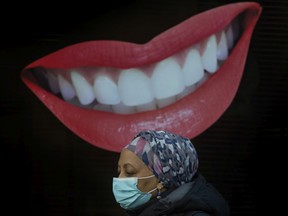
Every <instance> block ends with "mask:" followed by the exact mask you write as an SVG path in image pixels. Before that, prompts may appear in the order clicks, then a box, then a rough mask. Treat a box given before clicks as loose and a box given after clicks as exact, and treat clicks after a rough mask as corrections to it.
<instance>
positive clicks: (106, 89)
mask: <svg viewBox="0 0 288 216" xmlns="http://www.w3.org/2000/svg"><path fill="white" fill-rule="evenodd" d="M93 88H94V93H95V96H96V99H97V101H98V102H99V103H102V104H110V105H115V104H118V103H120V96H119V93H118V90H117V85H116V83H115V82H114V81H113V80H112V79H111V78H110V77H109V76H108V75H104V74H101V75H99V76H97V77H96V79H95V80H94V85H93Z"/></svg>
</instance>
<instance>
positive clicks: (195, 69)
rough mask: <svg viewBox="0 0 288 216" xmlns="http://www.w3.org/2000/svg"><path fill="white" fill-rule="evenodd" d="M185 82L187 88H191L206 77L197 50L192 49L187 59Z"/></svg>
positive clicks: (184, 67) (184, 66)
mask: <svg viewBox="0 0 288 216" xmlns="http://www.w3.org/2000/svg"><path fill="white" fill-rule="evenodd" d="M182 70H183V73H184V80H185V84H186V86H191V85H193V84H195V83H196V82H198V81H199V80H200V79H201V78H202V77H203V76H204V69H203V66H202V63H201V56H200V54H199V51H198V50H197V49H194V48H192V49H191V50H190V51H189V52H188V54H187V57H186V60H185V63H184V65H183V68H182Z"/></svg>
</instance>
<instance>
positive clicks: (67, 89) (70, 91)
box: [57, 74, 76, 101]
mask: <svg viewBox="0 0 288 216" xmlns="http://www.w3.org/2000/svg"><path fill="white" fill-rule="evenodd" d="M57 78H58V83H59V88H60V92H61V94H62V97H63V98H64V100H65V101H69V100H71V99H72V98H73V97H75V95H76V93H75V90H74V88H73V86H72V84H70V83H69V82H68V81H67V80H66V79H65V78H64V77H62V76H61V75H60V74H58V75H57Z"/></svg>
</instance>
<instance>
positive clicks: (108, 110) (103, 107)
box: [93, 104, 113, 112]
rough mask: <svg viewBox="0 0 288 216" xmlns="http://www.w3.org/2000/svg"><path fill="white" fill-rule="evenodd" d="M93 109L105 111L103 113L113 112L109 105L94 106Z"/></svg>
mask: <svg viewBox="0 0 288 216" xmlns="http://www.w3.org/2000/svg"><path fill="white" fill-rule="evenodd" d="M93 109H95V110H100V111H105V112H113V109H112V106H111V105H105V104H96V105H95V106H94V107H93Z"/></svg>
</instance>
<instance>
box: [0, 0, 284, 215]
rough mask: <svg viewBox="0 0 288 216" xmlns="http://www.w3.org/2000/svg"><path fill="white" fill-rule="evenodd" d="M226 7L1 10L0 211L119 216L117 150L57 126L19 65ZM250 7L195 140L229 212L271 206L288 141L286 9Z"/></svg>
mask: <svg viewBox="0 0 288 216" xmlns="http://www.w3.org/2000/svg"><path fill="white" fill-rule="evenodd" d="M229 2H237V1H220V0H215V1H200V0H199V1H196V0H195V1H193V0H179V1H177V0H155V1H152V0H146V1H145V0H134V1H133V0H131V1H112V0H106V1H104V2H101V5H100V3H98V2H93V4H92V3H91V5H89V4H84V3H83V4H82V3H81V2H80V3H79V2H78V3H77V4H72V3H71V4H70V5H67V7H66V8H64V7H63V8H60V6H58V5H55V4H52V3H51V2H41V3H40V2H39V3H38V4H37V5H34V6H33V7H32V6H28V5H27V3H25V4H24V5H23V6H22V5H18V6H17V7H16V6H15V5H12V4H11V5H7V6H5V7H4V8H3V10H5V11H6V12H7V14H8V15H7V14H6V13H5V14H2V15H1V20H0V24H1V38H2V39H1V42H0V59H1V60H0V63H1V64H0V68H1V75H2V79H1V85H0V86H1V93H0V99H1V103H0V105H1V107H0V109H1V112H0V142H1V146H3V147H4V148H2V150H1V154H2V157H1V159H3V160H2V163H1V165H2V169H1V173H2V174H1V179H2V180H4V183H3V184H1V185H2V187H3V189H2V190H1V191H4V193H2V192H1V194H2V197H3V198H4V202H3V201H2V205H3V208H2V210H3V211H5V210H7V211H9V214H6V215H16V214H17V215H18V213H21V214H29V215H47V216H50V215H53V216H58V215H59V216H60V215H61V216H65V215H69V216H72V215H75V216H78V215H81V216H84V215H87V216H88V215H124V212H123V211H122V209H121V208H120V207H119V206H118V205H117V204H116V203H115V201H114V198H113V194H112V190H111V182H112V177H113V176H115V175H116V164H117V159H118V154H116V153H112V152H108V151H105V150H102V149H99V148H96V147H93V146H92V145H90V144H88V143H86V142H84V141H83V140H81V139H80V138H78V137H77V136H76V135H74V134H73V133H72V132H71V131H69V130H68V129H67V128H65V127H64V126H63V125H62V124H61V123H60V122H59V121H58V120H57V119H56V117H54V116H53V115H52V113H51V112H50V111H49V110H48V109H47V108H46V107H45V106H44V105H43V104H42V103H41V102H40V101H39V100H38V99H37V98H36V97H35V96H34V94H33V93H32V92H30V90H28V88H26V86H24V84H23V83H22V82H21V80H20V76H19V74H20V71H21V70H22V68H23V67H24V66H26V65H27V64H29V63H31V62H33V61H34V60H36V59H38V58H40V57H42V56H44V55H46V54H48V53H50V52H52V51H55V50H57V49H60V48H63V47H64V46H67V45H69V44H73V43H76V42H80V41H85V40H90V39H113V40H124V41H131V42H137V43H143V42H146V41H148V40H149V39H151V38H152V37H153V36H155V35H156V34H158V33H160V32H162V31H163V30H165V29H167V28H169V27H171V26H173V25H175V24H177V23H179V22H180V21H182V20H184V19H186V18H188V17H190V16H191V15H193V14H194V12H196V11H199V12H200V11H203V10H206V9H210V8H213V7H215V6H218V5H222V4H225V3H229ZM257 2H259V3H261V4H262V6H263V13H262V16H261V18H260V20H259V22H258V24H257V26H256V29H255V33H254V35H253V38H252V42H251V48H250V51H249V55H248V60H247V64H246V69H245V73H244V76H243V80H242V82H241V85H240V88H239V91H238V93H237V95H236V97H235V99H234V101H233V103H232V104H231V106H230V107H229V109H228V110H227V111H226V112H225V113H224V114H223V116H222V117H221V118H220V119H219V120H218V121H217V122H216V123H215V124H214V125H213V126H211V127H210V128H209V129H207V130H206V131H205V132H204V133H202V134H201V135H199V136H198V137H196V138H195V139H194V144H195V146H196V148H197V149H198V153H199V157H200V171H201V172H202V174H203V175H204V176H206V178H207V179H208V180H209V181H210V182H212V183H213V184H214V185H215V186H216V187H217V188H218V189H219V190H220V191H221V193H223V195H224V196H225V197H226V199H227V200H228V201H229V203H230V206H231V211H232V215H256V213H260V212H266V213H267V212H269V211H270V210H271V209H272V208H271V209H270V208H269V204H271V203H272V202H273V199H271V198H270V197H271V196H270V195H269V196H268V194H271V193H272V194H273V191H274V190H275V187H277V186H279V185H281V183H282V182H281V175H282V174H281V170H280V171H277V172H275V169H276V168H277V167H282V165H281V163H282V164H283V161H282V160H281V156H282V155H283V152H284V151H283V146H285V144H287V135H288V123H287V116H288V115H287V108H288V106H287V96H288V76H287V70H288V60H287V54H288V49H287V48H288V47H287V39H288V26H287V25H288V24H287V23H288V22H287V21H288V3H287V1H285V0H282V1H281V0H279V1H273V0H262V1H260V0H259V1H257ZM94 3H96V4H99V5H98V6H95V5H94ZM103 3H104V4H103ZM193 8H194V9H193ZM195 8H196V10H195ZM171 14H173V15H171ZM16 15H17V16H16ZM3 76H4V77H3ZM276 164H277V166H276ZM274 175H276V176H277V178H276V177H275V176H274ZM275 179H277V180H275ZM262 185H264V186H262ZM266 197H267V198H268V197H269V198H268V199H266ZM274 211H277V209H274Z"/></svg>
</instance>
